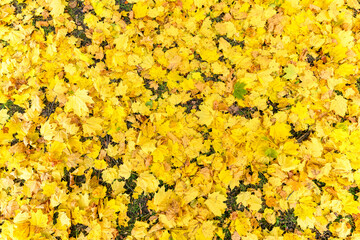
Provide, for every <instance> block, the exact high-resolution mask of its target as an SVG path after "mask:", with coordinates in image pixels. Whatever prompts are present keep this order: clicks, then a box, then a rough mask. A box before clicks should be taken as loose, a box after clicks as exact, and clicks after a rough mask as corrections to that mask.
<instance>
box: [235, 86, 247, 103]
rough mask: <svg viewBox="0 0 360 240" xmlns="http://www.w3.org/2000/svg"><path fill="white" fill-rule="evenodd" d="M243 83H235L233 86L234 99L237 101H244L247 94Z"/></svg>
mask: <svg viewBox="0 0 360 240" xmlns="http://www.w3.org/2000/svg"><path fill="white" fill-rule="evenodd" d="M244 87H245V83H240V82H237V83H235V86H234V97H236V98H238V99H244V95H245V94H247V91H246V90H245V88H244Z"/></svg>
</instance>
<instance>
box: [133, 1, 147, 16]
mask: <svg viewBox="0 0 360 240" xmlns="http://www.w3.org/2000/svg"><path fill="white" fill-rule="evenodd" d="M132 10H133V11H134V15H135V18H143V17H145V16H146V15H147V12H148V7H147V5H146V2H138V3H136V4H135V5H134V6H133V8H132Z"/></svg>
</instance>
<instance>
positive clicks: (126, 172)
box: [119, 162, 132, 179]
mask: <svg viewBox="0 0 360 240" xmlns="http://www.w3.org/2000/svg"><path fill="white" fill-rule="evenodd" d="M131 170H132V168H131V164H130V163H129V162H125V163H124V164H122V165H120V167H119V176H120V177H123V178H125V179H128V178H129V177H130V175H131Z"/></svg>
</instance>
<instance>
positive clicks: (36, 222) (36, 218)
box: [30, 209, 48, 228]
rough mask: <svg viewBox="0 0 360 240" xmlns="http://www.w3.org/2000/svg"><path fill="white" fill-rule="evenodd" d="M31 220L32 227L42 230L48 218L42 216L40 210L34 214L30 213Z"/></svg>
mask: <svg viewBox="0 0 360 240" xmlns="http://www.w3.org/2000/svg"><path fill="white" fill-rule="evenodd" d="M30 214H31V219H30V223H31V225H33V226H37V227H41V228H44V227H46V226H47V222H48V216H47V215H46V214H43V213H42V211H41V210H39V209H38V210H37V211H36V212H33V211H31V213H30Z"/></svg>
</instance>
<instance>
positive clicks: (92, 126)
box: [83, 117, 103, 137]
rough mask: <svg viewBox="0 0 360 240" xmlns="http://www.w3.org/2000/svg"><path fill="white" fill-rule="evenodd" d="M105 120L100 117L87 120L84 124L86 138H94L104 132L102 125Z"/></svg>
mask: <svg viewBox="0 0 360 240" xmlns="http://www.w3.org/2000/svg"><path fill="white" fill-rule="evenodd" d="M102 122H103V120H102V119H101V118H98V117H91V118H87V119H85V121H84V124H83V131H84V136H85V137H88V136H94V135H98V134H100V133H101V132H102V127H101V123H102Z"/></svg>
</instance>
